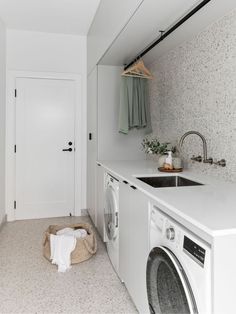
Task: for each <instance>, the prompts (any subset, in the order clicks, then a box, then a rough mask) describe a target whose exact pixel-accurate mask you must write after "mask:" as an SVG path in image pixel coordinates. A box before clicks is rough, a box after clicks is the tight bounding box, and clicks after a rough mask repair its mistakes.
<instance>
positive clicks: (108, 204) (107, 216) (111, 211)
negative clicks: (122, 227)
mask: <svg viewBox="0 0 236 314" xmlns="http://www.w3.org/2000/svg"><path fill="white" fill-rule="evenodd" d="M104 221H105V229H106V235H107V237H108V239H109V240H113V239H115V238H116V236H117V232H118V204H117V199H116V192H115V190H114V188H113V187H112V186H111V185H108V186H107V189H106V195H105V209H104Z"/></svg>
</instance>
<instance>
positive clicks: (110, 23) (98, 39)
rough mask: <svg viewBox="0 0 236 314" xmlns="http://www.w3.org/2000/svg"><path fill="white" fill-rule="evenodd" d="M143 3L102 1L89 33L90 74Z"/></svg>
mask: <svg viewBox="0 0 236 314" xmlns="http://www.w3.org/2000/svg"><path fill="white" fill-rule="evenodd" d="M142 2H143V0H119V1H111V0H101V2H100V5H99V8H98V10H97V13H96V15H95V17H94V20H93V23H92V25H91V27H90V30H89V33H88V73H90V72H91V71H92V69H93V68H94V66H95V65H96V64H97V63H98V61H99V60H100V58H101V57H102V56H103V54H104V53H105V52H106V50H107V49H108V48H109V46H110V45H111V44H112V42H113V40H114V39H115V38H116V36H118V34H119V33H120V31H121V30H122V29H123V27H124V26H125V25H126V23H127V22H128V20H129V19H130V17H131V16H132V15H133V13H134V12H135V10H136V9H137V8H138V6H139V5H140V4H141V3H142Z"/></svg>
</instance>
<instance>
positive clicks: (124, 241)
mask: <svg viewBox="0 0 236 314" xmlns="http://www.w3.org/2000/svg"><path fill="white" fill-rule="evenodd" d="M130 192H131V191H130V187H129V185H128V184H125V183H124V182H121V183H120V188H119V260H120V267H119V269H120V278H121V280H122V281H124V282H125V283H126V282H127V281H129V275H130V273H129V272H130V230H129V228H130V220H131V217H130V210H129V201H130Z"/></svg>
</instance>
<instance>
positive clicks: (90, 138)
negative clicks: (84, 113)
mask: <svg viewBox="0 0 236 314" xmlns="http://www.w3.org/2000/svg"><path fill="white" fill-rule="evenodd" d="M89 140H90V141H92V133H89Z"/></svg>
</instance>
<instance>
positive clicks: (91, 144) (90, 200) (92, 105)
mask: <svg viewBox="0 0 236 314" xmlns="http://www.w3.org/2000/svg"><path fill="white" fill-rule="evenodd" d="M96 137H97V68H95V69H94V70H93V72H92V73H91V74H90V75H89V76H88V107H87V209H88V213H89V215H90V217H91V219H92V221H93V223H94V224H95V225H96V211H95V206H96V194H95V188H96V159H97V139H96Z"/></svg>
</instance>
